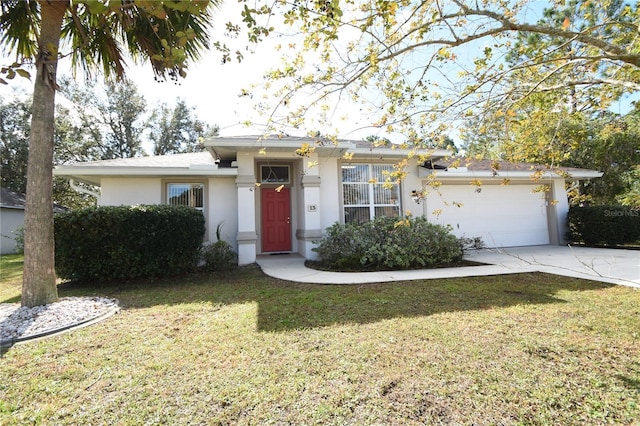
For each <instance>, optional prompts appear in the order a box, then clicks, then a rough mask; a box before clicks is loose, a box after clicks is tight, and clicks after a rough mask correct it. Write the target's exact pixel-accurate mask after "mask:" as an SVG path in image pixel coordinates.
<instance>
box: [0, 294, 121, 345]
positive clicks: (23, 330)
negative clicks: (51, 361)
mask: <svg viewBox="0 0 640 426" xmlns="http://www.w3.org/2000/svg"><path fill="white" fill-rule="evenodd" d="M118 304H119V302H118V300H116V299H110V298H107V297H64V298H61V299H60V300H58V301H57V302H55V303H50V304H48V305H43V306H36V307H33V308H27V307H21V306H20V305H19V304H17V303H0V348H8V347H11V346H13V345H14V344H16V343H20V342H23V341H26V340H31V339H37V338H40V337H45V336H50V335H54V334H57V333H60V332H62V331H67V330H70V329H73V328H76V327H79V326H82V325H88V324H89V323H93V322H97V321H99V320H102V319H105V318H108V317H110V316H111V315H113V314H115V313H116V312H118V311H119V310H120V307H119V305H118Z"/></svg>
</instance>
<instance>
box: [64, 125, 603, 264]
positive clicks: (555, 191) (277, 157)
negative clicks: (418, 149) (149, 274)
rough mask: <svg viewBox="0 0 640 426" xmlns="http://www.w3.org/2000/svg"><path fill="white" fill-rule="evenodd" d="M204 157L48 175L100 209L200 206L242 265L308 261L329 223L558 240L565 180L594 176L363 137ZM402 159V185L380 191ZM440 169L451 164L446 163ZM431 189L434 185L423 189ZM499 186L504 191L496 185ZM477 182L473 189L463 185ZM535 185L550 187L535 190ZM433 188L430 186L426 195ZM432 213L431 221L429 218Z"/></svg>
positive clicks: (263, 143) (211, 148) (225, 144)
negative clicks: (473, 159) (413, 220)
mask: <svg viewBox="0 0 640 426" xmlns="http://www.w3.org/2000/svg"><path fill="white" fill-rule="evenodd" d="M205 146H206V147H207V149H208V151H207V152H201V153H190V154H177V155H167V156H157V157H140V158H128V159H117V160H104V161H94V162H87V163H77V164H73V165H64V166H58V167H56V168H55V170H54V174H55V175H56V176H63V177H67V178H69V179H72V180H76V181H82V182H85V183H89V184H92V185H96V186H99V187H100V197H99V200H98V204H99V205H136V204H184V205H189V206H192V207H195V208H197V209H200V210H202V212H203V214H204V216H205V219H206V222H207V229H208V235H207V237H206V239H207V240H211V239H213V238H215V232H214V231H215V229H216V226H217V225H218V224H220V223H223V224H224V226H223V232H224V233H225V238H226V239H227V240H228V241H229V242H230V243H231V244H232V245H233V246H234V247H235V248H236V249H237V251H238V256H239V263H240V264H249V263H253V262H254V261H255V259H256V256H257V255H261V254H270V253H290V252H296V253H300V254H301V255H303V256H304V257H306V258H309V259H313V258H315V253H314V252H313V251H312V248H313V247H314V241H316V240H317V239H319V238H320V237H321V236H322V235H323V232H324V230H325V229H326V228H327V227H329V226H331V225H332V224H333V223H335V222H350V221H364V220H369V219H371V218H373V217H375V216H380V215H385V216H399V215H404V214H411V215H413V216H418V215H425V216H426V217H428V218H429V219H430V220H432V221H433V222H436V223H443V224H450V225H451V226H452V227H453V230H454V232H455V233H456V234H457V235H465V236H467V237H476V236H479V237H482V238H483V240H484V242H485V244H486V245H487V246H490V247H502V246H522V245H538V244H561V243H563V241H564V235H565V218H566V214H567V211H568V201H567V193H566V191H565V182H566V181H567V180H578V179H590V178H596V177H600V176H601V173H599V172H595V171H591V170H582V169H572V170H566V169H565V171H568V172H570V173H571V177H570V178H567V177H566V176H565V175H564V173H559V172H558V171H553V170H540V171H539V179H538V180H537V181H536V182H533V181H532V178H531V175H532V173H533V172H534V170H532V169H531V167H532V166H530V165H517V166H512V165H511V166H510V165H508V164H501V165H500V167H496V164H491V163H486V162H478V163H474V165H471V164H470V165H466V164H461V165H460V166H458V167H457V168H453V167H451V162H450V160H447V157H448V156H449V155H450V154H451V153H450V152H449V151H446V150H442V149H436V150H429V151H424V152H422V153H419V154H423V155H422V156H420V155H413V156H410V158H409V157H408V154H410V152H409V151H408V150H405V149H399V148H398V149H396V147H394V146H389V145H387V146H380V147H376V146H373V145H372V144H371V143H369V142H362V141H337V142H335V143H334V142H331V141H324V140H321V139H316V138H305V137H290V136H284V137H279V136H271V137H267V138H261V137H257V136H245V137H216V138H212V139H209V140H207V141H206V142H205ZM406 158H409V160H408V163H407V165H406V167H405V168H404V171H405V172H406V175H405V176H404V178H403V180H402V181H401V182H400V183H397V182H394V183H388V184H385V183H384V180H385V178H386V176H387V173H393V172H395V171H397V169H395V168H394V164H396V163H398V162H399V161H402V160H403V159H406ZM447 161H449V162H447ZM434 174H435V181H437V182H439V183H440V186H437V185H433V188H432V187H431V186H430V185H429V183H430V182H432V181H434ZM505 179H508V180H509V185H502V184H503V183H504V182H505ZM476 180H479V181H481V182H482V184H481V186H478V185H477V183H478V182H476V185H472V184H471V182H472V181H473V182H475V181H476ZM540 185H547V186H548V188H549V191H547V192H535V191H536V188H537V187H539V186H540ZM436 187H437V189H436ZM434 212H435V213H439V214H434Z"/></svg>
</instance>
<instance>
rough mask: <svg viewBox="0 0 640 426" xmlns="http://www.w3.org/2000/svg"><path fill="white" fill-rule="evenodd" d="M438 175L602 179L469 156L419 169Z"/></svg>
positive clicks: (576, 170) (570, 169) (586, 173)
mask: <svg viewBox="0 0 640 426" xmlns="http://www.w3.org/2000/svg"><path fill="white" fill-rule="evenodd" d="M432 173H436V174H437V176H438V179H443V180H448V179H453V180H456V179H474V178H475V179H479V178H494V179H531V178H532V177H533V176H534V175H535V176H536V177H538V178H548V179H550V178H560V177H562V178H566V179H570V180H578V179H592V178H599V177H602V172H599V171H596V170H589V169H580V168H576V167H553V168H551V167H547V166H544V165H540V164H531V163H514V162H510V161H502V160H486V159H483V160H477V159H472V158H466V157H447V158H441V159H438V160H437V161H434V162H433V163H431V164H428V163H427V164H424V165H423V166H422V167H421V168H420V177H427V176H429V175H431V174H432Z"/></svg>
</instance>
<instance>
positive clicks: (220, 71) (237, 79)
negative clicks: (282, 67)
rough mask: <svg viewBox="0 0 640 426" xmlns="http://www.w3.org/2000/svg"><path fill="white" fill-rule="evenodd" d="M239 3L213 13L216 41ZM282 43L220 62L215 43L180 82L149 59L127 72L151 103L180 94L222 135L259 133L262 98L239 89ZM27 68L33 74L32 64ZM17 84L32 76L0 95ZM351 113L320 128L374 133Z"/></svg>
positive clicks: (24, 85)
mask: <svg viewBox="0 0 640 426" xmlns="http://www.w3.org/2000/svg"><path fill="white" fill-rule="evenodd" d="M238 7H239V6H238V5H237V2H234V1H228V2H226V3H224V5H223V7H221V9H220V10H218V11H216V12H215V13H214V22H213V30H212V34H211V40H212V41H216V40H223V38H224V37H223V30H224V24H225V23H226V22H227V21H229V20H235V21H238V18H239V17H240V11H239V9H238ZM227 40H228V39H225V40H223V41H227ZM243 41H244V39H238V43H239V45H240V44H242V42H243ZM279 43H283V40H282V39H281V38H278V37H275V38H269V39H268V40H267V41H264V42H262V43H260V44H259V45H258V46H257V49H255V50H256V51H255V52H244V59H243V61H242V62H241V63H238V62H236V61H232V62H227V63H226V64H222V62H221V58H222V55H221V54H220V53H219V52H218V51H216V50H215V49H212V50H210V51H208V52H205V53H204V54H203V57H202V58H201V60H199V61H197V62H193V63H190V64H189V68H188V70H187V77H186V78H183V79H180V80H179V81H178V82H177V83H176V82H173V81H165V82H157V81H155V79H154V74H153V70H152V67H151V65H150V64H149V63H148V62H147V63H144V64H141V65H135V64H134V63H133V61H131V60H129V61H128V62H127V64H128V67H127V68H126V75H127V78H129V79H130V80H132V81H133V82H134V83H135V84H136V86H137V88H138V91H139V93H141V94H142V95H143V96H144V98H145V100H146V101H147V105H148V108H149V109H152V108H153V107H154V106H155V105H156V104H158V103H167V104H168V105H169V106H173V105H174V104H175V101H176V99H177V98H182V99H184V100H185V102H186V103H187V105H188V106H191V107H194V108H195V113H196V115H197V117H198V118H199V119H200V120H202V121H204V122H206V123H208V124H210V125H217V126H218V127H219V128H220V134H221V135H223V136H236V135H255V134H260V133H261V132H262V131H263V130H262V129H263V128H262V127H260V126H259V125H260V124H264V123H265V122H266V119H265V118H264V117H261V116H259V115H258V114H257V113H256V112H255V110H254V103H255V102H259V101H260V99H256V97H254V98H253V99H250V98H248V97H241V96H239V94H240V93H241V92H242V90H243V89H246V88H249V87H250V86H251V85H252V84H260V83H261V82H262V81H263V79H262V76H263V75H264V73H265V72H266V71H267V70H269V69H272V68H275V67H276V66H277V65H278V64H279V58H280V55H281V54H280V53H278V52H277V51H276V49H275V46H276V45H277V44H279ZM12 62H13V58H7V57H6V56H2V55H0V65H8V64H10V63H12ZM29 71H30V72H31V74H32V75H35V70H34V69H29ZM78 73H79V74H78V75H79V77H77V79H79V80H82V76H81V71H78ZM63 75H71V69H70V61H69V60H65V59H63V60H61V61H60V62H59V64H58V78H59V79H60V77H61V76H63ZM16 88H18V89H19V90H21V91H24V92H26V93H32V91H33V82H32V81H29V80H27V79H24V78H19V77H16V78H15V79H14V80H13V81H11V82H10V84H9V85H8V86H5V85H0V95H8V94H9V93H11V92H12V91H13V90H14V89H16ZM347 113H348V114H350V116H351V118H352V120H351V121H350V122H349V123H345V122H342V123H340V125H339V126H338V127H339V128H336V127H335V126H334V127H332V128H331V129H317V130H321V131H322V132H323V133H334V132H335V131H336V130H337V131H338V132H339V136H340V137H342V138H347V139H362V138H364V137H366V136H368V135H369V134H371V133H372V132H371V130H370V129H369V130H359V131H354V129H358V128H359V127H361V126H362V123H361V122H360V121H358V120H355V119H354V115H355V113H356V111H350V112H347ZM247 121H251V122H253V123H256V124H258V126H256V127H252V128H248V127H247V126H246V125H245V124H243V123H246V122H247ZM288 133H291V134H296V135H304V133H305V131H295V130H292V129H288Z"/></svg>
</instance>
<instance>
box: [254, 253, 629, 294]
mask: <svg viewBox="0 0 640 426" xmlns="http://www.w3.org/2000/svg"><path fill="white" fill-rule="evenodd" d="M465 258H466V259H468V260H474V261H477V262H481V263H485V264H486V265H484V266H465V267H460V268H440V269H420V270H412V271H380V272H327V271H318V270H315V269H309V268H307V267H305V265H304V262H305V260H304V258H303V257H302V256H300V255H298V254H289V255H278V256H268V255H265V256H258V259H257V263H258V264H259V265H260V267H261V268H262V270H263V271H264V273H265V274H267V275H269V276H272V277H274V278H279V279H282V280H288V281H296V282H304V283H317V284H362V283H376V282H389V281H405V280H423V279H442V278H454V277H474V276H487V275H499V274H516V273H522V272H536V271H539V272H546V273H549V274H556V275H564V276H569V277H577V278H584V279H589V280H595V281H601V282H606V283H612V284H620V285H626V286H632V287H638V288H640V251H636V250H613V249H600V248H585V247H568V246H550V245H547V246H532V247H510V248H501V249H482V250H471V251H469V252H468V254H467V255H466V256H465Z"/></svg>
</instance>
